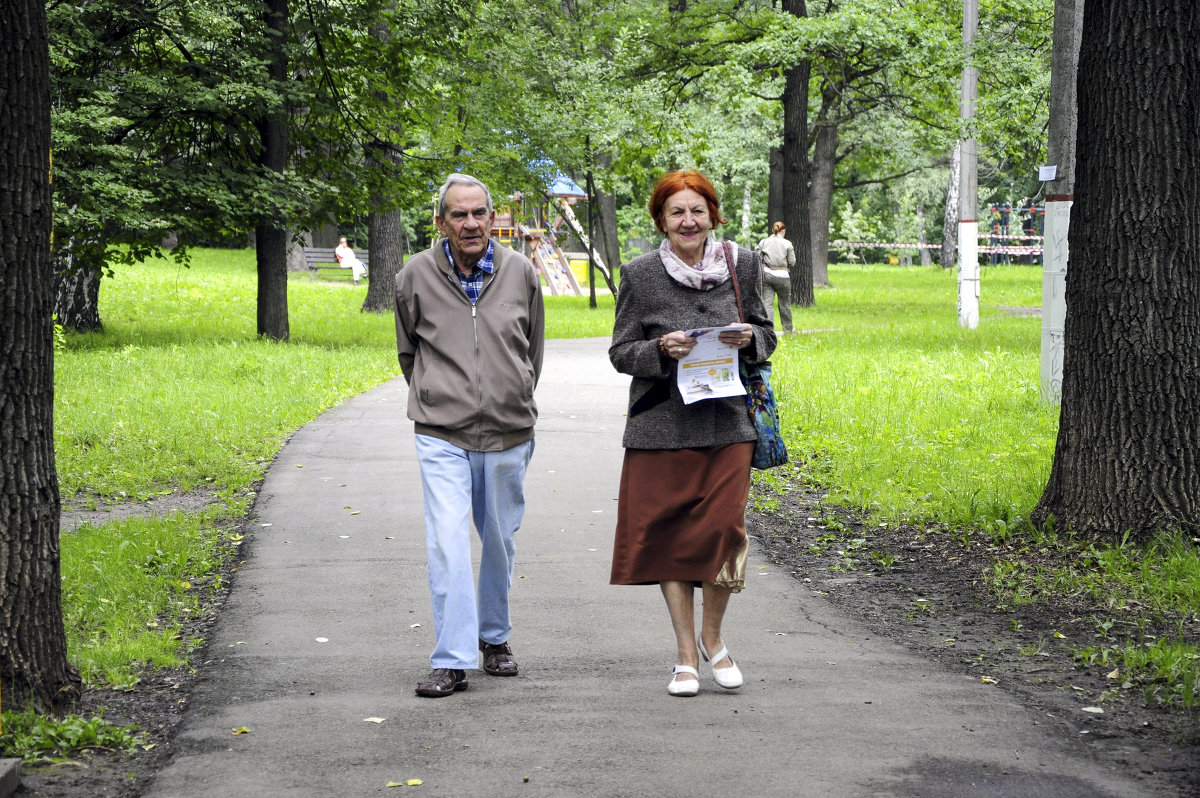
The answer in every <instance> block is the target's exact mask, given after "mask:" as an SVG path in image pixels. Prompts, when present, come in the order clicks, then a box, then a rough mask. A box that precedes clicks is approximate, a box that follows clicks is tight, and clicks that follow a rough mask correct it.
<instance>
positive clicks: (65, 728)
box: [0, 711, 146, 765]
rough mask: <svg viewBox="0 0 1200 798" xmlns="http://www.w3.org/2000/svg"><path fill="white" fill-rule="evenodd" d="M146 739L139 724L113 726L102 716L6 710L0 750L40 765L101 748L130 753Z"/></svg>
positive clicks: (71, 757) (27, 762) (7, 754)
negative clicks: (139, 728)
mask: <svg viewBox="0 0 1200 798" xmlns="http://www.w3.org/2000/svg"><path fill="white" fill-rule="evenodd" d="M145 740H146V735H145V733H144V732H140V731H138V727H137V726H114V725H112V724H110V723H108V722H106V721H105V720H104V719H103V718H100V717H92V718H90V719H89V718H83V717H80V716H79V715H68V716H67V717H65V718H62V719H61V720H56V719H54V718H48V717H46V716H44V715H39V714H37V713H36V712H32V711H25V712H13V711H6V712H5V713H4V734H2V735H0V753H2V754H3V755H4V756H7V757H16V758H19V759H21V761H23V762H24V763H25V764H26V765H41V764H50V763H54V762H64V761H67V760H69V759H73V758H76V757H78V756H79V755H80V754H85V753H88V752H93V751H100V750H104V751H117V752H124V753H131V752H133V751H134V750H136V749H137V748H138V746H140V745H143V744H144V743H145Z"/></svg>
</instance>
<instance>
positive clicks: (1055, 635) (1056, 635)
mask: <svg viewBox="0 0 1200 798" xmlns="http://www.w3.org/2000/svg"><path fill="white" fill-rule="evenodd" d="M1052 637H1057V638H1058V639H1059V640H1066V639H1067V636H1066V635H1065V634H1063V633H1062V632H1055V633H1054V634H1053V635H1052Z"/></svg>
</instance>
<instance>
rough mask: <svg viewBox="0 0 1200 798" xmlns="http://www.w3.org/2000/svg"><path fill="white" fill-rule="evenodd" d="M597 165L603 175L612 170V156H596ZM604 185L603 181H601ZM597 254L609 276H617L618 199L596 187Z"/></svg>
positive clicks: (619, 247)
mask: <svg viewBox="0 0 1200 798" xmlns="http://www.w3.org/2000/svg"><path fill="white" fill-rule="evenodd" d="M596 165H597V166H598V167H600V170H601V173H606V172H608V170H609V169H611V168H612V156H611V155H608V154H606V153H597V154H596ZM601 183H603V181H601ZM595 191H596V209H597V210H598V211H599V213H598V214H597V215H596V226H597V228H598V229H597V231H596V242H595V246H596V252H598V253H599V254H600V258H601V259H602V260H603V261H604V267H605V268H606V269H608V271H609V274H616V273H617V272H618V269H619V268H620V266H621V241H620V239H619V238H618V236H617V198H616V195H614V194H613V193H612V192H611V191H605V190H604V189H603V188H601V187H600V186H596V188H595Z"/></svg>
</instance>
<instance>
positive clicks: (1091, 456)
mask: <svg viewBox="0 0 1200 798" xmlns="http://www.w3.org/2000/svg"><path fill="white" fill-rule="evenodd" d="M1198 81H1200V3H1196V2H1195V1H1194V0H1159V2H1154V3H1133V4H1130V3H1123V2H1118V0H1088V2H1087V4H1086V13H1085V14H1084V19H1083V33H1082V41H1081V46H1080V55H1079V78H1078V103H1079V105H1078V136H1077V148H1076V166H1077V168H1076V170H1075V176H1076V179H1075V203H1074V205H1073V207H1072V209H1071V222H1070V233H1069V237H1068V240H1069V244H1070V252H1071V265H1070V271H1069V274H1068V277H1067V316H1066V324H1065V330H1064V348H1065V356H1064V364H1063V386H1062V412H1061V415H1060V420H1059V433H1058V441H1057V444H1056V446H1055V451H1054V464H1053V466H1052V468H1051V472H1050V479H1049V483H1048V484H1047V485H1046V490H1045V493H1044V494H1043V496H1042V499H1041V501H1040V503H1039V504H1038V506H1037V508H1036V510H1035V511H1034V514H1033V521H1034V522H1035V523H1043V522H1046V521H1048V520H1050V519H1053V520H1054V523H1055V524H1056V526H1058V527H1059V528H1060V529H1068V530H1071V531H1073V532H1076V533H1079V534H1082V535H1086V536H1089V537H1095V538H1107V539H1119V538H1120V537H1121V536H1123V535H1125V534H1126V533H1130V534H1132V536H1133V537H1134V538H1135V539H1138V540H1143V541H1144V540H1146V539H1148V538H1149V537H1151V536H1152V535H1153V533H1154V532H1155V531H1156V530H1160V529H1164V528H1170V527H1180V528H1185V529H1196V528H1198V527H1200V356H1198V355H1197V353H1198V352H1200V192H1198V191H1197V189H1196V186H1197V185H1198V184H1200V135H1198V131H1200V86H1198V85H1197V82H1198Z"/></svg>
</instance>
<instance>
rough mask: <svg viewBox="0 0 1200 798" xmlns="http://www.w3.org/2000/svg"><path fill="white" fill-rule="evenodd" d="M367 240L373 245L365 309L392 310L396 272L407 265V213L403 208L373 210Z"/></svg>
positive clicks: (383, 311) (386, 311)
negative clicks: (405, 248)
mask: <svg viewBox="0 0 1200 798" xmlns="http://www.w3.org/2000/svg"><path fill="white" fill-rule="evenodd" d="M367 239H368V240H369V241H370V247H371V249H370V252H371V259H370V261H371V262H370V264H369V265H368V268H369V269H370V277H369V278H368V280H367V296H366V299H364V300H363V306H362V309H363V310H364V311H371V312H373V313H391V312H392V311H394V310H395V307H396V305H395V302H396V293H395V292H396V275H397V274H398V273H399V272H400V269H401V268H403V266H404V215H403V213H402V212H401V211H400V209H399V208H397V209H396V210H393V211H385V212H380V211H371V213H370V214H368V215H367Z"/></svg>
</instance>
